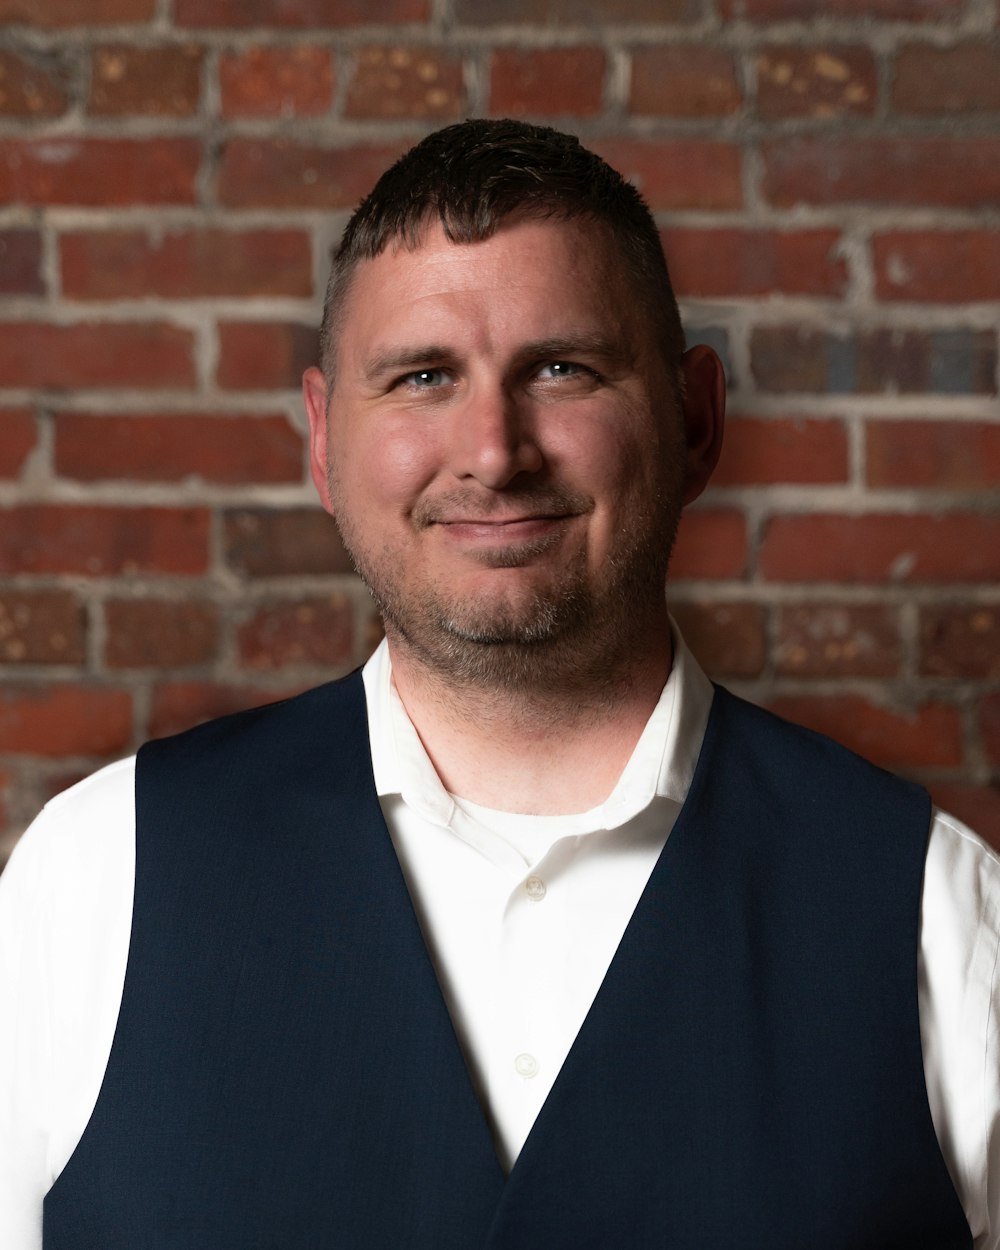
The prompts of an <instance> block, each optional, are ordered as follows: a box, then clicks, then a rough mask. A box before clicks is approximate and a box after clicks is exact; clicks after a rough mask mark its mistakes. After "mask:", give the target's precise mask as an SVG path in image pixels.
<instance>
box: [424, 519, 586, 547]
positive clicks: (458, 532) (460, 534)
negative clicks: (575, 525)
mask: <svg viewBox="0 0 1000 1250" xmlns="http://www.w3.org/2000/svg"><path fill="white" fill-rule="evenodd" d="M572 519H573V514H572V513H559V514H551V513H546V514H544V515H533V516H511V517H449V518H447V519H445V520H441V521H438V522H437V524H438V525H439V526H440V527H441V529H442V530H444V532H445V533H447V534H448V535H449V536H450V537H452V538H455V539H458V540H460V541H465V542H489V543H492V544H496V543H498V542H499V543H504V542H524V541H526V540H530V539H536V538H542V537H545V536H546V535H550V534H552V532H553V531H554V530H556V529H558V528H560V527H561V526H564V525H565V524H567V522H569V521H571V520H572Z"/></svg>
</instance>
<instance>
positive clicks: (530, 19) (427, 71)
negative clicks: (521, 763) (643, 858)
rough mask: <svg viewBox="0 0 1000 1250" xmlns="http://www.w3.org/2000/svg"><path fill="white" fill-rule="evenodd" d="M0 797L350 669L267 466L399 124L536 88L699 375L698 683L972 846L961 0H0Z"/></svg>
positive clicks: (993, 306)
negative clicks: (617, 196) (595, 164)
mask: <svg viewBox="0 0 1000 1250" xmlns="http://www.w3.org/2000/svg"><path fill="white" fill-rule="evenodd" d="M0 22H3V23H4V27H3V31H2V42H0V199H2V201H3V204H4V207H3V208H0V294H2V296H3V299H4V311H3V313H2V317H0V320H2V325H0V431H2V436H0V575H2V579H3V580H2V582H0V659H2V661H3V665H4V668H3V675H2V684H0V796H2V807H3V813H2V815H0V822H2V827H3V829H4V831H5V832H4V833H3V834H2V835H0V837H2V838H3V839H5V843H4V845H10V844H11V843H12V841H13V838H14V837H15V836H16V833H17V831H18V830H19V829H20V828H21V827H22V826H23V824H24V823H25V822H26V820H27V819H28V818H30V815H31V814H32V813H33V811H34V810H35V809H36V808H37V806H38V805H39V803H41V802H42V801H43V800H44V799H45V798H46V797H47V796H48V795H49V794H50V793H52V792H53V791H55V790H57V789H59V788H60V787H62V786H63V785H65V784H66V783H67V782H68V781H70V780H73V779H75V778H77V777H79V776H81V775H82V774H84V773H86V772H87V771H89V770H90V769H92V768H93V767H94V766H96V765H97V764H99V763H101V762H102V761H104V760H106V759H109V758H113V757H115V756H118V755H121V754H122V753H124V752H128V751H130V750H131V749H133V748H134V747H135V745H136V744H137V743H138V742H140V741H141V740H142V739H143V738H145V737H146V736H147V735H149V734H160V733H165V732H169V731H171V730H174V729H179V728H181V727H183V726H185V725H187V724H190V723H192V722H194V721H195V720H197V719H199V718H201V717H204V716H206V715H209V714H213V713H218V712H222V711H226V710H229V709H232V708H236V707H240V706H243V705H245V704H249V703H253V702H257V701H260V700H262V699H266V698H268V697H272V696H275V695H278V694H281V693H284V692H287V691H290V690H294V689H297V688H299V687H301V686H303V685H306V684H309V683H312V682H315V681H316V680H318V679H321V678H323V677H326V676H328V675H330V674H333V673H340V672H342V671H344V670H345V669H347V668H348V667H350V666H352V665H354V664H355V663H357V662H358V661H359V660H361V659H362V658H363V657H364V656H365V654H366V653H367V652H368V650H369V648H370V647H371V645H372V643H373V640H374V639H375V638H377V636H378V623H377V621H376V620H375V619H374V616H373V613H372V610H371V608H370V606H369V604H368V602H367V600H366V598H365V595H364V593H363V591H362V590H361V589H360V587H359V585H358V584H357V582H356V581H355V579H354V578H353V577H352V575H351V574H350V572H349V569H348V567H347V564H346V561H345V557H344V554H343V551H342V550H341V548H340V546H339V544H338V541H337V539H336V537H335V535H334V533H333V531H332V528H331V526H330V524H329V523H328V521H327V520H326V518H325V516H324V515H323V514H322V513H320V512H319V511H318V509H317V508H316V506H315V505H314V502H313V492H312V489H311V486H310V485H309V483H308V478H307V475H306V472H305V456H304V446H303V428H304V427H303V419H302V414H301V412H300V406H299V400H298V396H297V386H298V378H299V375H300V373H301V370H302V368H303V366H304V365H305V364H307V363H309V362H310V361H311V360H312V358H313V355H314V352H315V346H316V336H315V330H314V327H315V324H316V320H317V315H318V310H319V303H320V297H319V293H320V291H321V286H322V281H323V275H324V272H325V267H326V256H327V253H328V249H329V247H330V245H331V243H332V242H333V241H334V240H335V238H336V236H337V234H338V231H339V229H340V227H341V226H342V224H343V221H344V219H345V215H346V213H347V211H348V210H349V209H350V207H351V206H352V205H353V204H354V203H355V202H356V201H357V200H358V198H359V197H360V196H361V195H362V193H363V192H364V191H365V190H366V189H367V188H368V187H369V185H370V184H371V182H372V181H373V179H374V177H375V175H376V174H377V173H378V172H379V171H380V170H381V169H382V168H383V167H384V165H385V164H386V163H387V162H388V161H389V160H390V158H391V157H393V156H394V155H395V154H396V153H398V152H400V151H401V150H402V149H403V148H405V147H406V146H407V145H408V144H409V143H410V142H411V141H412V140H414V139H415V138H417V137H419V136H420V135H421V134H422V133H424V132H425V131H426V130H427V129H429V128H431V127H434V126H436V125H438V124H440V123H443V122H446V121H448V120H451V119H455V118H460V117H463V116H465V115H467V114H482V113H487V114H489V113H492V114H510V115H514V116H521V117H530V118H537V119H541V120H555V121H556V122H557V123H558V124H561V125H563V126H565V127H566V128H570V129H575V130H577V131H579V132H580V133H581V134H582V135H583V136H585V138H586V139H587V140H588V141H589V142H590V143H591V144H592V145H593V146H595V147H596V148H597V149H598V150H599V151H601V152H602V153H604V154H605V155H606V156H607V157H608V159H609V160H611V161H612V162H613V163H615V164H617V165H618V166H619V167H620V168H621V169H622V170H623V171H624V172H625V173H626V174H628V175H629V176H631V177H632V178H633V179H634V180H635V181H636V182H637V183H638V184H639V185H640V186H641V187H642V189H643V191H644V192H645V194H646V196H647V198H648V199H649V201H650V203H651V205H652V207H653V208H654V210H655V211H656V213H657V215H658V219H659V221H660V222H661V223H662V225H663V229H664V233H665V238H666V241H667V246H668V251H669V253H670V255H671V257H672V265H673V269H674V273H675V276H676V282H677V286H678V289H679V291H680V293H681V294H682V296H683V300H684V306H685V312H686V320H687V323H688V325H689V327H690V331H691V335H692V338H694V339H700V340H702V341H707V342H710V343H712V344H713V345H715V346H716V347H717V348H718V349H719V350H720V351H721V352H722V354H723V356H724V357H725V360H726V364H727V368H728V371H729V375H730V381H731V386H732V396H731V406H732V414H733V415H732V421H731V428H730V435H729V445H728V449H727V452H726V454H725V457H724V460H723V462H722V465H721V466H720V470H719V475H718V480H717V485H716V486H715V488H714V489H713V490H712V492H711V494H710V495H709V496H708V497H707V498H706V499H705V500H704V501H703V502H702V503H700V504H699V505H698V506H697V507H696V508H695V509H694V510H693V511H692V512H691V513H690V515H689V516H688V517H687V518H686V520H685V521H684V524H683V532H682V536H681V539H680V545H679V548H678V551H677V555H676V560H675V564H674V591H673V595H674V602H675V604H676V610H677V612H678V615H679V616H680V618H681V621H682V623H683V625H684V627H685V629H686V630H687V632H688V633H689V634H690V637H691V639H692V641H693V643H694V646H695V649H696V651H698V652H699V653H700V655H701V656H702V658H703V661H704V662H705V663H706V664H707V666H708V667H709V669H710V670H711V671H712V672H714V673H715V674H717V675H719V676H721V677H723V678H725V679H726V680H728V681H729V682H730V683H732V684H733V685H734V686H735V687H736V688H738V689H740V690H743V691H745V692H747V693H749V694H750V695H751V696H753V697H754V698H757V699H759V700H761V701H763V702H766V703H769V704H771V705H773V706H775V707H776V708H778V710H780V711H782V712H784V713H787V714H789V715H791V716H793V717H796V718H799V719H801V720H803V721H806V722H808V723H810V724H813V725H817V726H819V727H821V728H823V729H827V730H829V731H830V732H832V733H833V734H835V735H836V736H838V737H841V738H842V739H844V740H845V741H847V742H848V743H850V744H851V745H854V746H856V747H857V748H859V749H861V750H862V751H864V752H866V753H867V754H869V755H871V756H872V757H874V758H875V759H878V760H880V761H882V762H884V763H885V764H887V765H888V766H890V767H893V768H896V769H899V770H902V771H904V772H907V773H911V774H913V775H916V776H919V777H921V778H923V779H925V780H926V781H928V782H929V783H931V785H932V788H933V790H934V791H935V793H936V795H937V796H938V797H939V798H940V800H941V801H942V802H944V803H946V804H947V805H948V806H950V807H951V808H952V809H953V810H954V811H956V812H957V813H958V814H959V815H961V816H963V817H965V818H966V819H968V820H969V821H970V822H971V823H973V824H974V825H975V826H976V827H977V828H979V829H981V830H983V831H984V832H985V833H987V834H988V835H989V836H990V837H992V838H993V839H994V841H996V842H997V843H998V844H1000V645H998V641H1000V593H998V591H997V586H996V577H997V573H998V572H1000V511H998V509H997V494H996V484H997V480H998V477H1000V413H998V405H997V378H998V366H997V356H998V330H997V326H998V314H1000V129H998V125H997V123H998V120H1000V45H998V41H997V40H998V8H997V3H996V0H824V2H823V3H820V0H546V3H544V4H539V3H537V2H536V0H532V2H531V3H529V2H528V0H0Z"/></svg>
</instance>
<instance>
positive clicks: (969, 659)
mask: <svg viewBox="0 0 1000 1250" xmlns="http://www.w3.org/2000/svg"><path fill="white" fill-rule="evenodd" d="M920 672H921V673H922V674H923V675H924V676H925V677H963V678H978V679H993V680H995V679H996V678H998V677H1000V607H989V606H987V605H986V604H963V605H954V604H935V605H934V606H929V607H923V608H921V609H920Z"/></svg>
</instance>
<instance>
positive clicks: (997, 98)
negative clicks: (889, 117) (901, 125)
mask: <svg viewBox="0 0 1000 1250" xmlns="http://www.w3.org/2000/svg"><path fill="white" fill-rule="evenodd" d="M892 104H893V108H895V109H896V110H897V111H898V112H900V113H913V114H927V113H975V112H981V111H984V110H987V111H993V110H997V109H1000V48H998V47H997V45H996V44H995V43H993V44H989V43H986V42H984V41H981V40H976V41H975V42H968V43H960V44H957V45H955V46H954V47H951V48H935V47H932V46H929V45H928V44H910V46H909V47H905V48H902V49H901V50H900V52H899V55H898V56H897V57H896V73H895V77H894V79H893V84H892Z"/></svg>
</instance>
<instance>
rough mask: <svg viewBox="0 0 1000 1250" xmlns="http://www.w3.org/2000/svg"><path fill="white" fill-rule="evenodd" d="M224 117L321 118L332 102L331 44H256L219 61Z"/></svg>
mask: <svg viewBox="0 0 1000 1250" xmlns="http://www.w3.org/2000/svg"><path fill="white" fill-rule="evenodd" d="M219 86H220V88H221V92H222V115H223V117H317V116H319V115H320V114H321V113H325V112H326V111H327V109H329V107H330V104H331V101H332V100H333V88H334V75H333V58H332V56H331V54H330V51H329V49H328V48H319V47H315V46H313V45H312V44H299V45H297V46H296V47H292V48H271V47H255V48H244V49H242V50H240V51H236V52H224V53H223V54H222V56H221V57H220V59H219Z"/></svg>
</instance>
